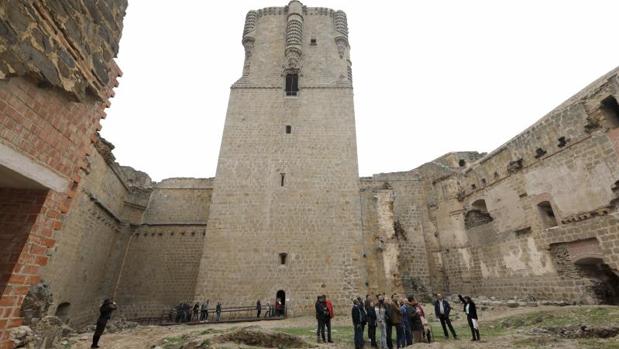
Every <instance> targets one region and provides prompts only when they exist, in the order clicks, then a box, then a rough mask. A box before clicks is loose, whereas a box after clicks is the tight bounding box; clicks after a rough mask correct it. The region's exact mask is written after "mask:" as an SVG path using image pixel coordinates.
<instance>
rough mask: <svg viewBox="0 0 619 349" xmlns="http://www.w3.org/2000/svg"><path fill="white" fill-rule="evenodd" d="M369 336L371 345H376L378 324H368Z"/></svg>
mask: <svg viewBox="0 0 619 349" xmlns="http://www.w3.org/2000/svg"><path fill="white" fill-rule="evenodd" d="M368 338H369V339H370V345H371V346H373V347H375V346H377V344H376V324H374V325H369V326H368Z"/></svg>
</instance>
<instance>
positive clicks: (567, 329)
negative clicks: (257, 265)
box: [65, 306, 619, 349]
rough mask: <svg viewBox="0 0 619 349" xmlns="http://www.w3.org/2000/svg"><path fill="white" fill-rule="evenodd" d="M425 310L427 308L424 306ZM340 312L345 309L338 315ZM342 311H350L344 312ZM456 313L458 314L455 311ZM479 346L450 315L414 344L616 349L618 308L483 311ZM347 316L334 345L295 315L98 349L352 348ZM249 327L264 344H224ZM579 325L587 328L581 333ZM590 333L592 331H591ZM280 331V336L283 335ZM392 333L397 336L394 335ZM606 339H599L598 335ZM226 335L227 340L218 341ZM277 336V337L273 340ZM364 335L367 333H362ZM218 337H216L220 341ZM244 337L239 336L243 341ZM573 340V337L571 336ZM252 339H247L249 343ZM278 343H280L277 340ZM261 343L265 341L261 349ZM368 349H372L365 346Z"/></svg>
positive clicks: (85, 340)
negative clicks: (448, 328) (448, 327)
mask: <svg viewBox="0 0 619 349" xmlns="http://www.w3.org/2000/svg"><path fill="white" fill-rule="evenodd" d="M426 309H430V307H428V306H426ZM341 313H344V311H343V310H341V311H340V314H341ZM345 313H348V311H346V312H345ZM456 313H458V312H457V311H456ZM480 316H481V318H480V328H481V337H482V341H481V342H470V331H469V330H468V326H467V325H466V319H464V318H463V317H462V316H461V315H460V314H455V315H454V316H452V318H453V319H452V320H453V324H454V326H455V328H456V331H457V333H458V335H459V336H460V339H458V340H453V339H451V340H445V339H444V338H443V336H442V335H441V334H442V329H441V328H440V324H439V323H438V322H436V321H433V319H432V318H430V320H431V324H432V327H433V333H434V336H435V337H436V342H434V343H431V344H415V345H413V347H419V348H422V347H427V348H445V349H457V348H458V349H459V348H488V349H489V348H493V349H494V348H565V349H572V348H590V349H594V348H595V349H611V348H612V349H619V335H617V332H619V307H617V306H566V307H557V306H540V307H525V308H496V309H486V310H483V311H482V312H481V313H480ZM350 323H351V322H350V319H349V318H348V317H345V316H339V317H336V319H335V321H334V323H333V339H334V341H335V343H334V344H320V345H319V344H316V343H315V342H316V339H315V338H316V337H315V320H314V319H313V318H312V317H298V318H292V319H286V320H281V321H260V322H253V323H248V324H243V323H231V324H204V325H192V326H187V325H178V326H167V327H163V326H139V327H137V328H134V329H131V330H126V331H123V332H119V333H110V334H104V336H103V337H102V339H101V343H100V345H101V348H110V349H133V348H135V349H143V348H149V349H150V348H158V349H159V348H160V349H181V348H182V349H198V348H200V349H206V348H231V349H232V348H259V347H268V346H267V345H264V343H267V342H268V345H269V346H270V347H274V348H293V347H298V346H295V344H290V343H293V342H290V341H287V338H288V339H290V338H293V337H288V336H286V337H285V338H283V339H282V338H280V337H278V336H280V335H281V336H285V334H289V335H292V336H294V337H296V339H298V338H301V339H304V340H305V342H306V343H303V346H302V347H319V348H323V349H328V348H333V349H340V348H342V349H343V348H354V345H353V342H352V339H353V334H352V326H351V324H350ZM248 326H256V327H250V328H249V330H250V331H253V332H250V334H249V336H250V337H251V336H253V334H254V333H258V335H256V336H255V337H256V338H257V337H260V338H261V339H260V340H262V337H263V335H264V336H266V337H269V336H271V337H269V338H270V339H268V340H267V341H266V342H264V341H263V342H260V340H257V341H258V342H259V343H258V344H256V343H253V344H254V346H250V345H248V344H246V343H248V339H247V336H248V335H247V333H245V336H244V338H243V339H242V340H241V341H244V342H243V343H234V342H232V341H227V340H228V339H229V338H230V334H232V337H234V335H235V334H237V333H238V331H240V330H243V331H244V330H245V327H248ZM582 326H586V328H585V329H584V330H583V329H582ZM590 329H593V330H590ZM282 333H283V334H284V335H282ZM394 335H395V334H394ZM600 335H602V336H610V337H608V338H599V337H598V336H600ZM91 336H92V333H85V334H80V335H76V336H73V337H70V338H69V339H68V340H67V342H66V343H65V348H76V349H85V348H89V347H90V339H91ZM224 336H227V337H226V340H222V337H224ZM274 336H275V337H277V338H275V337H274ZM366 336H367V331H366ZM218 337H219V338H218ZM241 337H243V336H238V338H241ZM573 337H577V338H573ZM252 340H253V339H252V338H250V339H249V342H251V341H252ZM278 341H280V342H278ZM260 343H263V345H262V346H261V345H260ZM366 348H370V347H369V345H366Z"/></svg>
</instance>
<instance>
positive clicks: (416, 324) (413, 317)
mask: <svg viewBox="0 0 619 349" xmlns="http://www.w3.org/2000/svg"><path fill="white" fill-rule="evenodd" d="M417 304H418V303H417V300H416V299H415V297H413V296H408V308H407V310H408V322H409V325H410V328H411V334H412V336H413V344H414V343H421V342H422V336H423V322H422V321H421V317H422V314H420V312H419V311H418V310H417Z"/></svg>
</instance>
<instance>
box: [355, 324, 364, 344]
mask: <svg viewBox="0 0 619 349" xmlns="http://www.w3.org/2000/svg"><path fill="white" fill-rule="evenodd" d="M363 344H364V343H363V325H362V324H357V325H355V349H363Z"/></svg>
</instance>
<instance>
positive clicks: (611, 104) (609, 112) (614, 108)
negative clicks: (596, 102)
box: [600, 96, 619, 128]
mask: <svg viewBox="0 0 619 349" xmlns="http://www.w3.org/2000/svg"><path fill="white" fill-rule="evenodd" d="M600 109H601V110H602V113H603V114H604V117H605V118H606V120H607V121H608V122H609V124H610V126H611V127H612V128H616V127H619V103H617V99H616V98H615V97H614V96H608V97H606V98H604V99H603V100H602V102H601V107H600Z"/></svg>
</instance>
